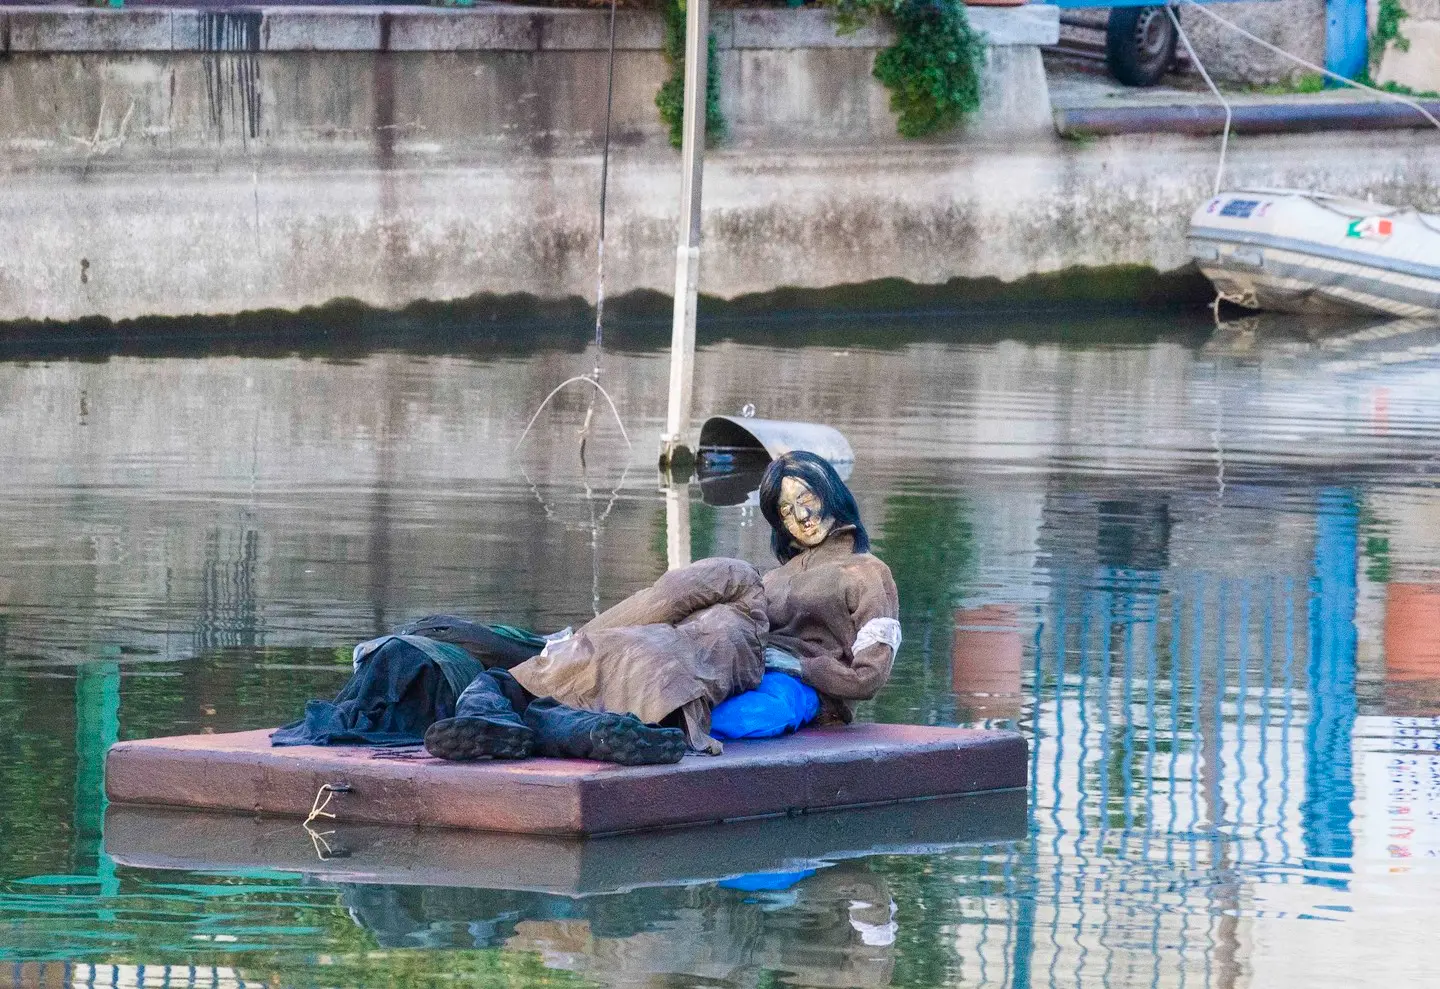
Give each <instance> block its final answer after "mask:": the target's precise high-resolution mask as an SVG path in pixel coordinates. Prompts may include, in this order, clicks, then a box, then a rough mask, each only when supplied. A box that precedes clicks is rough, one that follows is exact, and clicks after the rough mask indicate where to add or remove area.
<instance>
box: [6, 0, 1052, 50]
mask: <svg viewBox="0 0 1440 989" xmlns="http://www.w3.org/2000/svg"><path fill="white" fill-rule="evenodd" d="M968 9H969V13H970V20H971V23H972V24H974V25H975V27H976V28H978V29H979V30H981V31H983V32H984V33H985V36H986V39H987V40H988V42H989V44H990V45H991V46H992V47H1005V46H1014V45H1050V44H1054V43H1055V42H1056V41H1057V40H1058V39H1059V36H1060V19H1059V9H1058V8H1056V7H1052V6H1048V5H1040V4H1032V5H1028V6H1023V7H971V8H968ZM712 22H713V32H714V34H715V36H716V42H717V45H718V46H719V47H720V48H722V49H729V48H735V49H797V48H821V49H825V48H882V47H884V46H886V45H888V44H890V42H891V39H892V35H891V33H890V31H889V29H888V28H887V27H886V26H885V25H884V24H882V23H881V22H879V21H871V22H870V23H869V24H867V25H865V26H864V27H862V28H860V29H859V30H857V31H855V32H853V33H851V34H846V35H840V34H837V33H836V31H835V24H834V20H833V18H832V17H831V15H830V13H829V12H828V11H824V10H805V9H802V10H778V9H775V10H767V9H755V10H725V11H718V12H716V13H715V14H714V15H713V17H712ZM6 38H8V39H9V43H8V48H4V46H3V45H0V50H8V51H10V52H13V53H41V52H153V51H175V52H217V51H236V52H244V51H263V52H286V51H487V50H489V51H594V50H603V49H605V48H607V47H608V43H609V15H608V14H607V13H606V12H605V11H603V10H556V9H552V8H547V7H517V6H506V5H496V6H490V7H476V8H468V9H460V8H457V9H437V8H426V7H338V6H337V7H299V6H285V7H263V6H257V7H236V8H230V9H227V10H219V11H208V10H196V9H188V8H177V9H156V8H146V7H134V8H123V9H120V10H109V9H100V8H87V7H67V8H56V7H10V8H6V9H4V10H3V11H0V39H6ZM663 38H664V24H663V21H662V19H661V17H660V15H659V14H656V13H649V12H646V13H638V12H623V13H621V14H619V15H618V17H617V19H616V31H615V44H616V48H617V49H620V50H625V51H655V50H658V49H659V48H660V47H661V43H662V41H663Z"/></svg>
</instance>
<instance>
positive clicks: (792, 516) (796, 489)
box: [780, 477, 835, 549]
mask: <svg viewBox="0 0 1440 989" xmlns="http://www.w3.org/2000/svg"><path fill="white" fill-rule="evenodd" d="M823 510H824V506H822V505H821V504H820V499H819V497H817V496H816V494H815V492H813V491H811V490H810V488H809V486H808V485H807V484H806V483H805V482H804V481H801V480H798V479H796V478H793V477H787V478H784V479H782V480H781V481H780V521H781V522H782V523H783V524H784V526H785V531H786V532H788V533H790V536H791V537H792V538H793V539H794V540H795V542H797V543H799V544H800V545H801V546H804V547H805V548H806V549H811V548H813V547H815V546H819V545H820V544H821V543H823V542H824V541H825V537H826V536H828V535H830V530H831V529H832V528H833V527H834V525H835V519H833V518H832V517H830V516H829V515H823V514H822V512H823Z"/></svg>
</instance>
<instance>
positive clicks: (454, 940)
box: [340, 883, 575, 948]
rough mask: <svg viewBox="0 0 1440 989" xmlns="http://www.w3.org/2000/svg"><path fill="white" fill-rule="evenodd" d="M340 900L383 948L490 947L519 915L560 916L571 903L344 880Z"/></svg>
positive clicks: (489, 892) (529, 896)
mask: <svg viewBox="0 0 1440 989" xmlns="http://www.w3.org/2000/svg"><path fill="white" fill-rule="evenodd" d="M340 902H341V903H342V904H343V905H344V906H345V908H346V909H347V910H348V911H349V913H350V919H351V920H353V921H354V922H355V923H356V924H358V925H359V926H360V927H363V928H364V929H365V930H367V931H369V932H370V933H371V934H373V935H374V937H375V941H376V943H377V944H378V945H379V946H380V947H382V948H492V947H495V946H497V945H499V944H501V943H503V942H504V940H505V938H507V937H509V936H510V934H511V932H512V931H513V929H514V926H513V925H514V924H515V922H516V921H518V920H520V919H521V918H523V917H544V916H551V917H555V916H565V915H566V914H567V912H571V911H573V909H574V906H575V905H574V903H573V902H572V901H569V900H565V899H563V898H561V897H549V896H544V895H542V894H539V893H523V892H509V891H506V890H486V889H456V888H449V887H443V886H372V885H363V884H349V883H346V884H342V885H341V886H340Z"/></svg>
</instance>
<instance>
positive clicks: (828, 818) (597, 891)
mask: <svg viewBox="0 0 1440 989" xmlns="http://www.w3.org/2000/svg"><path fill="white" fill-rule="evenodd" d="M1026 799H1027V798H1026V794H1025V793H1023V792H1021V791H1019V790H1006V791H1001V792H997V793H980V794H973V795H971V796H967V797H955V798H952V799H941V800H914V801H910V802H908V803H902V804H891V805H886V806H883V807H865V808H858V809H853V810H846V811H839V812H836V813H833V814H831V813H820V814H802V815H799V816H797V817H769V818H763V819H759V820H750V821H733V822H731V823H729V824H718V825H709V826H704V825H702V826H699V827H698V828H684V829H674V830H668V831H652V832H648V833H637V834H625V835H611V836H609V837H601V838H567V837H557V836H552V835H521V834H497V833H487V832H483V831H458V830H454V829H437V830H433V831H429V832H427V833H426V834H425V835H424V837H423V839H421V840H417V838H416V831H415V829H413V828H401V827H395V826H393V825H386V824H351V823H348V822H346V821H344V820H343V819H342V820H340V821H325V822H324V823H323V826H321V827H319V829H318V833H317V834H316V835H315V836H314V837H312V836H311V834H309V833H308V832H307V831H306V830H305V829H304V828H302V827H301V826H300V825H299V824H298V823H297V822H295V821H281V820H276V819H274V818H263V817H241V816H238V815H235V814H226V813H222V812H218V811H204V810H177V809H173V808H169V807H138V806H134V805H128V806H113V805H112V806H111V807H110V808H109V809H108V810H107V811H106V813H105V851H106V854H108V855H109V856H110V857H111V858H113V859H114V860H115V861H116V862H118V863H120V864H121V865H127V866H134V867H137V868H143V869H184V870H190V871H199V872H212V871H217V870H218V871H224V872H257V871H259V872H295V873H299V874H301V875H305V876H311V877H314V878H316V879H321V880H324V881H326V882H340V883H346V882H350V883H374V884H380V885H386V886H415V885H420V886H446V887H453V888H461V889H506V890H524V891H530V892H538V893H559V894H562V895H566V896H595V895H605V894H610V893H623V892H628V891H630V890H633V889H640V888H651V887H663V886H689V885H693V884H695V883H705V882H721V881H724V880H727V879H734V878H736V877H738V876H742V875H750V876H753V875H757V874H761V875H764V874H774V873H794V872H800V871H802V870H805V869H814V868H820V867H821V866H824V865H827V864H830V863H833V862H838V861H842V860H844V859H851V858H856V857H860V856H865V855H922V854H935V853H938V852H944V851H949V850H952V849H955V848H958V847H963V846H970V845H980V844H992V843H996V842H1004V841H1018V840H1020V839H1022V838H1024V837H1025V835H1026V833H1027V829H1026V824H1027V818H1026Z"/></svg>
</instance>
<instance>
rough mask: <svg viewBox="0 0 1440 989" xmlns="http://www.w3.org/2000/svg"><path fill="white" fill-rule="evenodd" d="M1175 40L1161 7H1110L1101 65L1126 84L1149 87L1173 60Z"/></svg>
mask: <svg viewBox="0 0 1440 989" xmlns="http://www.w3.org/2000/svg"><path fill="white" fill-rule="evenodd" d="M1178 41H1179V36H1178V35H1177V34H1176V31H1175V25H1174V24H1172V23H1171V22H1170V17H1169V15H1168V14H1166V13H1165V8H1164V7H1112V8H1110V22H1109V24H1108V25H1107V26H1106V29H1105V64H1106V65H1107V66H1109V67H1110V74H1111V75H1113V76H1114V77H1115V78H1116V79H1119V80H1120V81H1121V82H1122V83H1124V84H1125V85H1127V86H1153V85H1155V84H1156V83H1157V82H1159V81H1160V77H1161V76H1163V75H1164V74H1165V71H1166V70H1167V69H1169V68H1170V63H1171V62H1173V61H1175V45H1176V42H1178Z"/></svg>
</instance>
